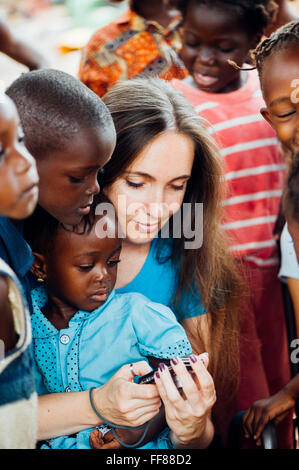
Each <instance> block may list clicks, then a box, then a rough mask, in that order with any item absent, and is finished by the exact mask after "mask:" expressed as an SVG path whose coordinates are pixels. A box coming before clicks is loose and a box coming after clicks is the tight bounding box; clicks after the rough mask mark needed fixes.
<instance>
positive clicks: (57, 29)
mask: <svg viewBox="0 0 299 470" xmlns="http://www.w3.org/2000/svg"><path fill="white" fill-rule="evenodd" d="M127 7H128V1H127V0H123V1H120V2H119V3H112V2H110V1H109V0H0V18H1V19H3V20H5V21H6V23H7V24H8V25H9V27H10V29H11V30H12V32H13V33H14V34H16V35H17V36H18V37H19V38H20V39H22V40H23V41H25V42H26V43H27V44H29V45H31V46H33V47H34V48H35V49H36V50H37V51H39V52H40V53H41V54H43V56H44V57H45V58H46V60H47V62H48V64H49V66H50V67H53V68H57V69H60V70H63V71H65V72H68V73H70V74H72V75H77V71H78V66H79V60H80V49H81V48H82V47H83V46H84V45H85V44H86V43H87V41H88V39H89V38H90V36H91V34H92V33H93V32H94V31H95V30H96V29H98V28H99V27H101V26H104V25H105V24H108V23H110V21H112V20H113V19H115V18H116V17H117V16H119V15H120V14H121V13H122V12H123V11H125V10H126V8H127ZM290 8H292V9H294V11H295V12H296V13H297V14H298V15H299V0H293V1H291V2H290ZM27 70H28V69H27V68H26V67H25V66H22V65H20V64H19V63H17V62H15V61H14V60H12V59H10V58H8V57H7V56H5V55H4V54H2V53H0V80H1V81H2V82H3V83H4V87H5V88H6V87H7V86H8V85H9V84H10V83H11V82H12V81H13V80H15V79H16V78H17V77H18V76H19V75H20V73H22V72H25V71H27Z"/></svg>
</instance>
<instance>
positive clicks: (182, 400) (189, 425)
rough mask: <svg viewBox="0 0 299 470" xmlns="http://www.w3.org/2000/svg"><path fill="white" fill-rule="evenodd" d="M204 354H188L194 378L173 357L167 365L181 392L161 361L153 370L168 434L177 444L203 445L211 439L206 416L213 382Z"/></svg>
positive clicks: (183, 445)
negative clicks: (169, 430)
mask: <svg viewBox="0 0 299 470" xmlns="http://www.w3.org/2000/svg"><path fill="white" fill-rule="evenodd" d="M208 362H209V359H208V355H207V354H201V355H200V356H194V355H192V356H190V364H191V366H192V369H193V372H194V378H192V376H191V374H190V373H189V372H188V371H187V369H186V367H185V365H184V364H183V361H182V360H180V359H179V358H174V359H172V361H171V365H172V367H173V370H174V372H175V374H176V375H177V377H178V379H179V381H180V382H181V384H182V389H183V395H180V393H179V390H178V389H177V387H176V386H175V384H174V382H173V379H172V377H171V375H170V372H169V371H168V369H167V367H166V366H165V365H164V364H161V366H160V367H159V371H158V373H156V374H155V382H156V384H157V387H158V390H159V393H160V396H161V398H162V401H163V403H164V406H165V417H166V421H167V424H168V426H169V428H170V429H171V433H170V438H171V441H172V443H173V444H174V445H175V447H177V448H205V447H207V446H208V445H209V444H210V442H211V441H212V439H213V436H214V428H213V425H212V422H211V420H210V413H211V409H212V407H213V405H214V403H215V401H216V392H215V387H214V382H213V379H212V377H211V375H210V374H209V372H208V371H207V366H208Z"/></svg>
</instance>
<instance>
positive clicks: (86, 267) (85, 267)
mask: <svg viewBox="0 0 299 470" xmlns="http://www.w3.org/2000/svg"><path fill="white" fill-rule="evenodd" d="M92 268H93V264H81V265H80V266H78V269H79V270H80V271H90V270H91V269H92Z"/></svg>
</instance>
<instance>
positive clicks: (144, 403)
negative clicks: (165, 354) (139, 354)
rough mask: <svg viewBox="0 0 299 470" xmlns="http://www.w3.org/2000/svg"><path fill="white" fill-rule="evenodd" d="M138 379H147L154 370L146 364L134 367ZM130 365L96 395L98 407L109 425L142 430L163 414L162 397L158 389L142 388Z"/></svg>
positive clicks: (142, 362)
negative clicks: (140, 377) (144, 425)
mask: <svg viewBox="0 0 299 470" xmlns="http://www.w3.org/2000/svg"><path fill="white" fill-rule="evenodd" d="M133 370H134V373H135V375H145V374H148V373H149V372H151V370H152V368H151V367H150V366H149V365H148V363H147V362H145V361H140V362H135V363H134V364H133ZM132 381H133V376H132V372H131V370H130V366H129V365H128V364H127V365H125V366H123V367H121V368H120V370H119V371H118V372H117V373H116V374H114V376H113V377H112V378H111V379H110V380H108V382H106V383H105V385H103V386H102V387H100V388H97V389H96V390H94V391H93V400H94V404H95V406H96V408H97V410H98V411H99V413H100V414H101V415H102V416H103V418H105V419H106V420H107V421H110V422H111V423H114V424H118V425H121V426H132V427H135V426H140V425H142V424H144V423H146V422H147V421H149V420H150V419H152V418H153V417H154V416H156V415H157V414H158V412H159V408H160V406H161V400H160V396H159V393H158V390H157V387H156V386H155V385H142V386H140V385H138V384H135V383H133V382H132Z"/></svg>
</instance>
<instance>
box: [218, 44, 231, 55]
mask: <svg viewBox="0 0 299 470" xmlns="http://www.w3.org/2000/svg"><path fill="white" fill-rule="evenodd" d="M219 50H220V51H221V52H223V53H225V54H228V53H230V52H233V50H234V48H233V47H220V46H219Z"/></svg>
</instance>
